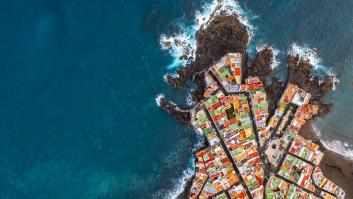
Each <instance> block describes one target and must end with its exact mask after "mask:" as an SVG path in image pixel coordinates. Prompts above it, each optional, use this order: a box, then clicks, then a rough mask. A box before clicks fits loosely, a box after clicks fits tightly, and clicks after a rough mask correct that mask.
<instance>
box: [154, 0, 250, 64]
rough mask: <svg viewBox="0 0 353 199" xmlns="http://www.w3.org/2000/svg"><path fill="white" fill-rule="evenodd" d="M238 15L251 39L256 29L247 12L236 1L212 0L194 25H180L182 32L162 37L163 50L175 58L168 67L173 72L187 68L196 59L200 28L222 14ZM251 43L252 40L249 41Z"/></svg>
mask: <svg viewBox="0 0 353 199" xmlns="http://www.w3.org/2000/svg"><path fill="white" fill-rule="evenodd" d="M221 13H222V14H226V15H232V14H236V15H238V19H239V21H240V22H241V23H242V24H243V25H244V26H246V28H247V30H248V33H249V35H250V38H251V37H252V35H253V32H254V27H253V26H252V25H251V24H250V22H249V20H248V18H247V17H246V13H245V11H244V10H243V9H242V8H241V7H240V5H239V3H238V2H237V1H235V0H212V2H210V3H207V4H205V5H204V6H203V7H202V8H201V10H198V11H196V13H195V19H194V23H193V25H191V26H190V27H186V26H185V25H183V24H179V28H180V32H179V33H175V34H174V35H171V36H168V35H165V34H163V35H161V37H160V45H161V48H162V50H165V51H168V53H169V54H170V55H171V56H172V57H173V62H172V63H171V64H169V65H168V66H167V68H168V69H170V70H172V69H175V68H178V67H181V66H185V64H187V63H188V62H190V61H193V60H194V59H195V53H196V38H195V34H196V32H197V30H199V29H200V28H206V27H207V26H208V25H209V22H210V21H211V20H212V19H213V18H214V17H215V16H218V15H220V14H221ZM249 41H250V40H249Z"/></svg>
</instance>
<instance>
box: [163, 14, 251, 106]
mask: <svg viewBox="0 0 353 199" xmlns="http://www.w3.org/2000/svg"><path fill="white" fill-rule="evenodd" d="M196 39H197V49H196V57H195V61H194V62H192V63H190V64H188V65H187V66H185V67H182V68H179V69H178V70H177V71H176V73H177V74H178V77H172V76H170V75H168V76H167V81H168V83H169V84H171V85H172V86H174V87H176V88H180V87H182V86H183V85H184V84H185V82H186V81H187V80H190V79H192V78H193V75H194V74H196V73H198V72H200V71H202V70H203V69H205V68H208V67H209V66H210V65H212V64H213V63H214V62H215V61H218V60H219V59H220V58H221V57H223V56H224V55H225V54H227V53H229V52H240V53H243V54H245V51H246V46H247V43H248V41H249V35H248V33H247V30H246V27H245V26H244V25H243V24H241V23H240V22H239V20H238V19H237V16H235V15H232V16H217V17H215V18H214V19H213V20H212V21H211V22H210V24H209V25H208V26H207V28H206V29H200V30H198V31H197V33H196ZM194 79H197V78H194ZM197 99H198V98H197Z"/></svg>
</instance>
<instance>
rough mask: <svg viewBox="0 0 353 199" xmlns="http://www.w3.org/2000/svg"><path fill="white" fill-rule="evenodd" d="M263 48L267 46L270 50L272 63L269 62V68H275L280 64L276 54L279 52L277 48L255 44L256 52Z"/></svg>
mask: <svg viewBox="0 0 353 199" xmlns="http://www.w3.org/2000/svg"><path fill="white" fill-rule="evenodd" d="M265 48H269V49H271V50H272V53H273V60H272V63H271V69H272V70H275V69H276V68H277V67H278V66H279V65H280V64H281V61H280V60H279V58H278V56H279V54H280V51H279V50H278V49H277V48H275V47H273V46H271V45H268V44H259V45H256V52H260V51H262V50H264V49H265Z"/></svg>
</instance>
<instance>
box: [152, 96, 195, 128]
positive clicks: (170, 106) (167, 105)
mask: <svg viewBox="0 0 353 199" xmlns="http://www.w3.org/2000/svg"><path fill="white" fill-rule="evenodd" d="M159 106H160V107H162V108H163V110H165V111H166V112H167V113H169V114H170V115H171V116H173V117H174V118H175V119H176V120H177V121H178V122H181V123H182V124H184V125H187V126H190V120H191V114H190V111H189V110H184V109H181V108H180V107H179V106H177V105H176V104H175V103H173V102H171V101H169V100H167V99H166V98H164V97H161V98H160V99H159Z"/></svg>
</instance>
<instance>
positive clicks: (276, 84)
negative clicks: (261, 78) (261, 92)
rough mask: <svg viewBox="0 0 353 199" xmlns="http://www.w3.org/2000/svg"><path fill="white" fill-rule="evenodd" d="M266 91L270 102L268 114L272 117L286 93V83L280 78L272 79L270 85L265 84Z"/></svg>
mask: <svg viewBox="0 0 353 199" xmlns="http://www.w3.org/2000/svg"><path fill="white" fill-rule="evenodd" d="M265 90H266V94H267V101H268V112H269V113H270V115H272V114H273V113H274V112H275V110H276V107H277V102H278V100H279V99H280V98H281V95H282V93H283V91H284V83H283V82H281V81H280V80H279V79H278V78H276V77H272V79H271V82H270V83H268V82H267V83H265Z"/></svg>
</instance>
